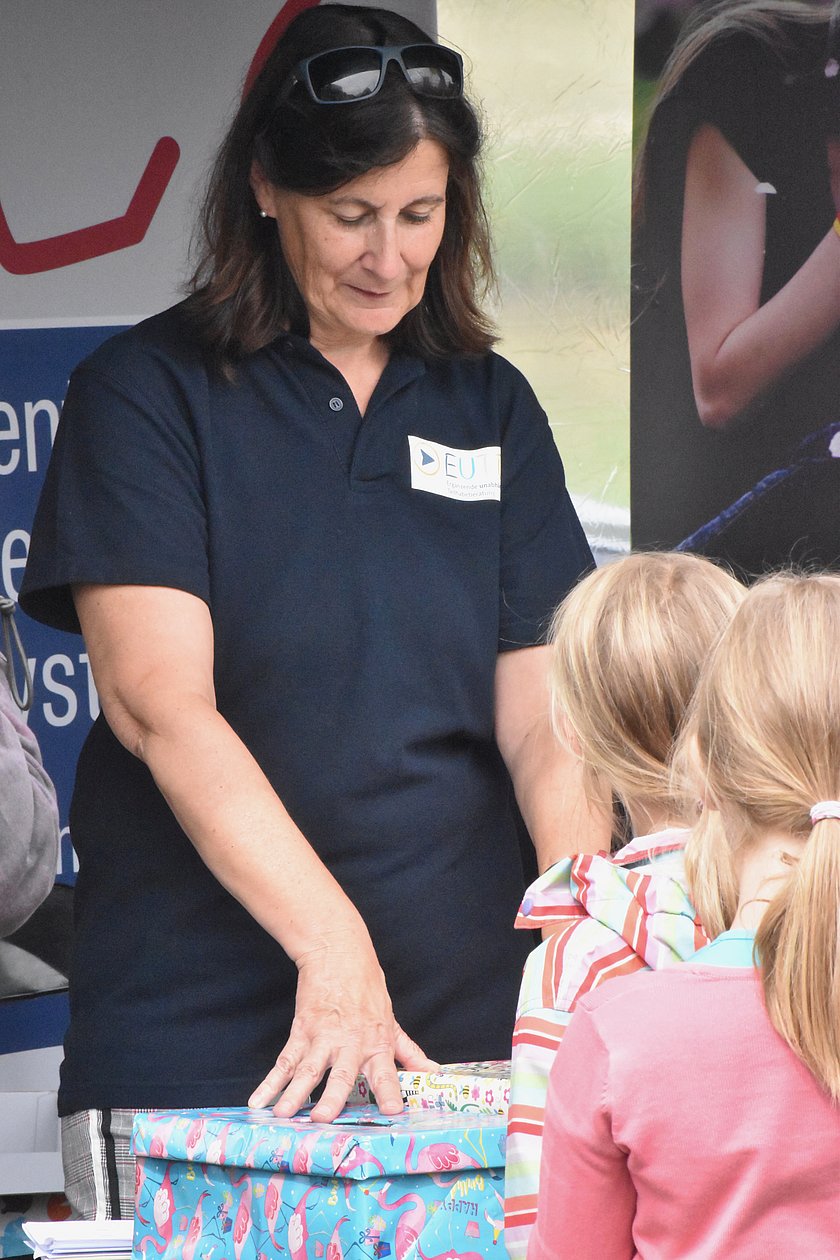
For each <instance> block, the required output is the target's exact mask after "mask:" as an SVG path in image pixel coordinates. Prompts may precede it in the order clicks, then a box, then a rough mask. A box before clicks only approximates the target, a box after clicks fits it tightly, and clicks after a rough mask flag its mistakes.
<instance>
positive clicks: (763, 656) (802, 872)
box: [528, 574, 840, 1260]
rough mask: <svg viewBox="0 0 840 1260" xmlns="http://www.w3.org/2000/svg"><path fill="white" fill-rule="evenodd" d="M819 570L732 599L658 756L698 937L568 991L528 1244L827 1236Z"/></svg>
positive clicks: (668, 1254) (829, 1101)
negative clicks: (674, 746)
mask: <svg viewBox="0 0 840 1260" xmlns="http://www.w3.org/2000/svg"><path fill="white" fill-rule="evenodd" d="M838 627H840V577H838V576H834V575H826V574H814V575H812V576H794V575H790V574H780V575H778V576H772V577H769V578H766V579H764V580H763V581H761V582H759V583H757V584H756V585H755V586H754V587H753V588H752V589H751V590H750V591H749V592H748V594H747V595H746V596H745V598H744V600H743V602H742V603H741V605H740V607H739V608H738V609H737V610H736V611H735V614H734V616H733V619H732V622H731V624H730V625H729V626H728V627H727V628H726V629H725V630H724V632H723V635H722V637H721V640H720V643H719V644H718V646H717V648H716V649H715V650H714V651H713V653H712V655H711V658H710V661H709V664H708V666H707V668H706V669H705V670H704V672H703V676H702V677H701V680H700V682H699V684H698V689H697V693H696V696H695V700H694V703H693V705H692V709H691V712H690V714H689V717H688V719H687V721H686V725H685V730H684V732H683V735H682V738H681V743H680V748H679V750H678V753H677V762H678V764H681V765H682V767H683V771H682V773H681V775H680V780H681V783H682V785H683V787H684V790H685V791H686V792H687V794H688V798H689V799H693V798H694V796H695V794H696V793H700V795H701V796H702V798H703V800H704V802H705V811H704V816H703V821H702V822H701V823H699V824H698V826H697V827H696V829H695V831H694V832H693V834H692V836H691V839H690V841H689V845H688V848H687V851H686V870H687V874H688V882H689V889H690V892H691V896H692V899H693V900H694V902H695V904H696V906H697V909H698V912H699V914H700V916H701V918H702V920H703V922H704V923H705V924H706V926H707V927H708V929H709V931H710V932H711V934H712V935H713V936H714V939H713V941H712V942H711V943H710V944H709V945H707V946H705V947H704V948H703V949H701V950H699V951H698V953H697V954H696V955H695V956H694V958H692V959H691V960H690V961H688V962H686V963H682V964H680V965H678V966H674V967H670V968H667V969H666V970H664V971H657V972H653V973H650V974H646V975H638V976H632V977H630V978H628V979H627V980H624V981H622V983H621V984H613V985H607V986H606V987H605V988H604V989H603V990H601V991H599V992H597V993H594V994H590V995H587V996H586V997H584V998H582V999H581V1001H580V1002H579V1003H578V1005H577V1009H576V1010H575V1013H574V1015H573V1017H572V1020H571V1023H570V1024H569V1028H568V1031H567V1032H566V1035H565V1037H564V1039H563V1042H562V1044H561V1046H560V1049H559V1051H558V1054H557V1058H556V1061H555V1064H554V1067H553V1068H552V1072H551V1081H550V1086H549V1093H548V1103H547V1106H546V1115H545V1138H544V1142H543V1159H542V1170H541V1176H540V1192H539V1207H538V1212H537V1222H536V1226H535V1228H534V1231H533V1234H532V1236H531V1242H530V1246H529V1250H528V1260H587V1258H591V1260H603V1258H604V1257H606V1256H609V1257H610V1258H611V1260H620V1258H622V1257H627V1258H628V1260H630V1257H634V1256H639V1257H647V1256H657V1257H659V1258H660V1260H683V1258H684V1257H686V1256H692V1257H694V1258H695V1260H720V1257H724V1256H725V1257H726V1260H747V1257H749V1258H750V1260H752V1258H753V1257H756V1256H763V1255H766V1256H786V1257H787V1256H803V1257H805V1256H807V1257H809V1260H810V1258H811V1257H814V1258H817V1257H819V1258H823V1257H825V1258H826V1260H828V1257H833V1256H836V1255H837V1254H838V1239H840V1233H838V1225H839V1224H840V1106H838V1102H840V930H838V924H839V923H840V671H838V669H837V634H838Z"/></svg>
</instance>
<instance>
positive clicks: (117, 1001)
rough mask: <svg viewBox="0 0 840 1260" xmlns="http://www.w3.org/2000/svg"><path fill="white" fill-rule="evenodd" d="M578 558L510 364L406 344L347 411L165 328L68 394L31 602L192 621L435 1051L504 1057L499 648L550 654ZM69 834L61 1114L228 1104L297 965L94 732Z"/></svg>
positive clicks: (294, 379)
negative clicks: (74, 594)
mask: <svg viewBox="0 0 840 1260" xmlns="http://www.w3.org/2000/svg"><path fill="white" fill-rule="evenodd" d="M590 565H591V556H590V552H589V548H588V546H587V543H586V540H585V537H584V535H583V532H582V530H581V527H580V525H579V523H578V521H577V518H576V516H575V514H574V511H573V509H572V506H571V504H570V501H569V498H568V495H567V493H566V490H565V487H564V479H563V468H562V464H561V461H560V458H559V456H558V454H557V451H556V449H555V446H554V442H553V439H552V436H551V433H550V430H549V427H548V424H547V421H546V418H545V415H544V414H543V412H542V410H541V409H540V407H539V405H538V403H537V402H536V400H535V398H534V395H533V393H532V391H531V389H530V387H529V386H528V384H527V383H526V381H525V380H524V378H523V377H522V376H521V374H520V373H519V372H518V371H517V370H516V369H515V368H514V367H512V366H511V364H509V363H507V362H506V361H505V360H504V359H502V358H501V357H499V356H498V355H495V354H488V355H485V356H482V357H479V358H473V359H465V358H456V359H453V360H451V361H448V362H445V363H439V364H438V363H435V364H427V363H424V362H422V361H421V360H419V359H415V358H411V357H409V356H405V355H395V356H394V357H393V358H392V359H391V361H390V362H389V364H388V366H387V367H386V369H385V372H384V374H383V376H382V379H381V380H380V382H379V384H378V386H377V388H376V390H375V392H374V395H373V397H372V398H371V401H370V403H369V405H368V408H367V411H366V413H365V416H364V419H362V417H361V416H360V414H359V411H358V408H357V407H356V404H355V402H354V399H353V395H352V393H351V392H350V390H349V388H348V386H347V384H346V383H345V381H344V379H343V377H342V376H341V375H340V373H339V372H337V371H336V369H335V368H333V367H332V366H331V365H330V364H329V363H328V362H327V361H326V360H325V359H324V358H323V357H322V356H321V355H320V354H319V353H318V352H317V351H316V350H315V349H314V348H313V347H311V346H310V345H309V343H308V342H307V341H305V340H304V339H301V338H298V337H293V336H288V337H282V338H280V339H279V340H278V341H277V342H275V343H274V344H272V345H271V346H269V347H267V348H266V349H265V350H263V351H260V352H259V353H257V354H255V355H253V356H251V357H250V358H248V359H247V360H245V361H244V362H243V363H242V364H240V365H239V368H238V370H237V374H236V378H235V380H234V381H232V382H230V381H227V380H225V379H223V378H222V377H221V376H220V375H218V374H214V373H213V372H212V371H210V370H209V369H208V366H207V363H206V360H205V357H204V355H203V352H202V350H201V349H200V347H199V346H197V345H196V344H195V342H194V340H193V339H192V337H191V334H190V331H189V327H188V324H187V322H186V320H185V317H184V313H183V310H182V309H181V308H179V307H176V308H174V309H173V310H171V311H168V312H165V313H164V314H162V315H160V316H156V317H155V318H153V319H151V320H148V321H146V322H144V323H143V324H140V325H138V326H137V327H136V328H134V329H132V330H130V331H129V332H126V333H122V334H120V335H119V336H117V337H114V338H113V339H111V340H110V341H109V342H107V343H106V344H105V345H104V346H102V347H100V348H99V349H98V350H97V351H96V352H95V353H94V354H93V355H92V356H91V357H90V358H89V359H87V360H86V361H85V362H84V363H83V364H82V365H81V366H80V367H79V368H78V369H77V371H76V372H75V373H74V375H73V378H72V381H71V384H70V388H69V391H68V395H67V400H66V403H65V408H64V413H63V416H62V420H61V424H60V426H59V431H58V435H57V438H56V444H55V449H54V453H53V458H52V461H51V464H50V468H49V471H48V474H47V479H46V482H45V486H44V491H43V494H42V498H41V502H40V504H39V507H38V512H37V517H36V522H35V527H34V531H33V536H32V545H31V551H30V558H29V563H28V566H27V570H26V574H25V580H24V584H23V590H22V592H21V603H22V605H23V607H24V609H25V610H26V611H27V612H28V613H30V614H31V615H32V616H34V617H37V618H40V619H42V620H44V621H47V622H48V623H50V624H52V625H56V626H59V627H61V628H64V629H78V623H77V620H76V616H75V612H74V609H73V604H72V599H71V596H70V593H69V587H70V584H71V583H74V582H99V583H138V584H151V585H162V586H173V587H176V588H179V589H183V590H185V591H189V592H191V593H192V594H194V595H195V596H197V597H198V598H199V599H202V600H204V601H205V602H206V603H207V605H208V607H209V609H210V612H211V615H212V620H213V630H214V635H215V685H216V695H217V702H218V707H219V710H220V711H221V713H222V714H223V715H224V716H225V718H226V719H227V721H228V722H229V723H230V724H231V726H232V727H233V729H234V730H235V731H236V732H237V733H238V734H239V736H240V737H241V738H242V740H243V741H244V742H245V744H246V745H247V746H248V748H249V749H250V750H251V752H252V753H253V755H254V756H255V757H256V759H257V761H258V762H259V764H260V765H261V767H262V769H263V770H264V772H265V774H266V775H267V777H268V779H269V781H270V782H271V783H272V785H273V786H274V788H275V790H276V791H277V793H278V795H279V796H280V798H281V800H282V801H283V803H284V804H285V806H286V808H287V809H288V810H289V812H290V814H291V815H292V817H293V818H294V819H295V821H296V822H297V823H298V825H299V826H300V827H301V829H302V831H303V833H304V835H306V836H307V838H308V839H309V841H310V842H311V843H312V845H313V846H314V848H315V849H316V851H317V852H318V853H319V855H320V856H321V858H322V859H323V861H324V862H325V863H326V864H327V866H328V867H329V868H330V870H331V871H332V872H333V873H334V875H335V876H336V878H337V879H338V881H339V883H340V884H341V885H342V887H343V888H344V889H345V891H346V892H347V894H348V895H349V897H350V898H351V899H352V900H353V902H354V903H355V904H356V905H357V906H358V907H359V909H360V911H361V913H362V914H363V916H364V918H365V921H366V922H367V925H368V927H369V930H370V933H371V936H372V939H373V942H374V945H375V947H376V950H377V953H378V956H379V959H380V962H381V964H382V967H383V970H384V972H385V976H386V979H387V982H388V986H389V991H390V993H391V997H392V1000H393V1003H394V1008H395V1012H396V1015H397V1018H398V1019H399V1021H400V1022H401V1023H402V1025H403V1026H404V1027H405V1029H406V1030H407V1031H408V1033H409V1034H410V1035H411V1036H412V1037H414V1038H415V1039H416V1040H417V1041H419V1042H420V1044H421V1045H422V1046H423V1047H424V1049H425V1050H426V1051H427V1053H428V1054H430V1055H432V1056H433V1057H435V1058H437V1059H438V1060H441V1061H443V1062H446V1061H452V1060H457V1059H474V1058H495V1057H508V1056H509V1053H510V1044H511V1031H512V1026H513V1019H514V1013H515V1005H516V997H517V992H518V986H519V980H520V973H521V968H522V963H523V960H524V956H525V954H526V953H527V950H528V948H529V946H530V940H529V938H528V935H527V934H522V933H516V932H514V931H513V928H512V924H513V919H514V915H515V912H516V908H517V904H518V901H519V899H520V896H521V893H522V887H523V872H522V861H521V854H520V848H519V844H518V841H517V830H516V820H515V814H514V808H513V805H512V792H511V785H510V781H509V779H508V777H507V774H506V772H505V769H504V766H503V764H502V761H501V758H500V756H499V753H498V750H497V748H496V745H495V743H494V739H493V681H494V671H495V665H496V658H497V655H498V653H499V652H500V651H506V650H511V649H516V648H518V647H523V646H527V645H532V644H536V643H539V642H541V641H542V640H543V639H544V635H545V630H546V627H547V622H548V618H549V616H550V614H551V612H552V610H553V608H554V606H555V605H556V603H557V602H558V601H559V600H560V599H561V598H562V596H563V595H564V594H565V592H566V591H567V590H568V589H569V587H570V586H572V584H573V583H574V582H575V580H576V579H577V578H578V577H579V575H580V574H581V573H582V572H583V571H584V570H586V569H587V568H588V567H590ZM197 786H198V788H199V790H200V785H197ZM70 822H71V829H72V835H73V843H74V846H75V848H76V851H77V853H78V856H79V864H80V869H79V875H78V883H77V889H76V909H77V938H76V950H75V957H74V961H73V968H72V975H71V1025H70V1030H69V1034H68V1038H67V1042H66V1046H65V1051H66V1058H65V1063H64V1067H63V1069H62V1084H61V1094H60V1108H61V1111H62V1113H63V1114H67V1113H68V1112H71V1111H75V1110H79V1109H81V1108H87V1107H105V1106H110V1107H120V1106H123V1107H129V1106H133V1107H147V1106H148V1107H163V1106H166V1107H169V1106H182V1107H190V1106H214V1105H221V1104H238V1103H243V1102H244V1101H245V1100H246V1098H247V1096H248V1094H249V1092H250V1091H251V1090H252V1089H253V1088H254V1086H255V1085H256V1084H257V1083H258V1082H259V1080H260V1079H261V1078H262V1076H263V1075H264V1073H265V1071H266V1070H267V1068H268V1067H269V1066H270V1065H271V1064H272V1063H273V1061H274V1058H275V1057H276V1055H277V1053H278V1051H279V1050H280V1048H281V1046H282V1044H283V1042H284V1040H285V1037H286V1035H287V1033H288V1029H289V1026H290V1023H291V1017H292V1012H293V1004H294V990H295V979H296V972H295V969H294V967H293V966H292V964H291V963H290V962H289V960H288V959H287V958H286V956H285V954H284V953H283V951H282V949H281V948H280V946H279V945H278V944H277V943H276V942H275V941H274V940H273V938H271V937H270V936H269V935H268V934H267V933H266V932H265V931H264V930H263V929H262V928H261V927H260V926H259V925H258V924H256V923H255V922H254V921H253V920H252V919H251V918H250V916H249V915H248V914H247V913H246V912H245V910H244V909H243V908H242V907H241V906H240V905H239V904H238V903H237V902H236V901H235V900H234V898H233V897H231V896H230V895H229V894H228V893H227V892H226V891H225V890H224V889H223V888H222V887H221V885H220V884H219V883H218V882H217V881H216V880H215V879H214V877H213V876H212V875H211V874H210V872H209V871H208V870H207V868H206V867H205V866H204V864H203V863H202V862H201V860H200V858H199V857H198V855H197V853H196V852H195V850H194V849H193V846H192V845H191V843H190V842H189V840H188V839H187V837H186V836H185V835H184V833H183V832H182V831H181V829H180V828H179V826H178V824H177V822H176V821H175V819H174V817H173V816H172V814H171V812H170V811H169V809H168V807H167V805H166V803H165V802H164V800H163V798H162V797H161V796H160V794H159V792H158V791H157V789H156V787H155V784H154V782H153V780H152V778H151V776H150V774H149V772H148V771H147V769H146V768H145V766H144V765H143V764H142V763H141V762H140V761H138V760H137V759H136V758H134V757H133V756H132V755H131V754H130V753H128V752H127V751H126V750H125V749H124V748H123V747H122V746H121V745H120V744H119V743H118V741H117V740H116V739H115V738H114V736H113V734H112V733H111V731H110V729H109V727H108V725H107V723H106V722H105V720H104V718H102V717H100V718H99V720H98V721H97V722H96V724H95V725H94V727H93V729H92V731H91V734H90V736H89V738H88V740H87V742H86V743H85V746H84V748H83V751H82V753H81V756H80V759H79V766H78V771H77V778H76V786H75V792H74V797H73V802H72V808H71V816H70ZM278 865H281V866H282V854H278Z"/></svg>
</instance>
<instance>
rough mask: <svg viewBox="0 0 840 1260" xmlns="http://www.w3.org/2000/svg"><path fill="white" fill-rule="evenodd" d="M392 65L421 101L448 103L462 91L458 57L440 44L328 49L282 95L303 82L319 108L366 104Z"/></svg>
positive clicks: (306, 63) (301, 65)
mask: <svg viewBox="0 0 840 1260" xmlns="http://www.w3.org/2000/svg"><path fill="white" fill-rule="evenodd" d="M392 61H394V62H396V64H397V65H398V66H399V68H400V69H401V70H402V72H403V74H404V76H405V78H406V81H407V83H408V84H409V86H410V87H411V90H412V91H413V92H416V93H417V94H418V95H419V96H438V97H444V98H447V97H449V98H451V97H456V96H461V95H462V93H463V90H464V63H463V61H462V60H461V57H460V56H459V54H458V53H456V52H453V51H452V49H451V48H442V47H441V45H440V44H399V45H395V46H389V47H386V48H381V47H378V46H376V45H370V46H368V45H358V46H354V47H349V48H331V49H330V50H329V51H328V52H322V53H316V54H315V56H314V57H306V58H305V60H303V61H300V62H298V64H297V65H296V66H295V68H294V70H293V71H292V73H291V75H290V76H289V79H288V81H287V82H286V84H285V86H284V87H283V90H282V92H281V93H280V98H281V100H283V99H285V98H286V97H287V96H288V95H289V93H290V92H291V90H292V88H293V87H294V86H295V84H297V83H302V84H303V85H304V87H305V88H306V90H307V91H308V93H309V95H310V96H311V97H312V99H313V101H316V102H317V104H319V105H349V104H352V103H353V102H354V101H366V100H367V99H368V98H369V97H371V96H376V93H377V92H378V91H379V89H380V88H381V87H382V84H383V83H384V82H385V73H386V71H387V69H388V66H389V65H390V64H391V62H392Z"/></svg>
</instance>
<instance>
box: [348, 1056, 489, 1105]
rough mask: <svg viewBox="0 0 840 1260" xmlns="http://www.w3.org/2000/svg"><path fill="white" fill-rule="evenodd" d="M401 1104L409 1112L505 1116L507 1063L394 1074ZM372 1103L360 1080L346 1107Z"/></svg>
mask: <svg viewBox="0 0 840 1260" xmlns="http://www.w3.org/2000/svg"><path fill="white" fill-rule="evenodd" d="M397 1075H398V1077H399V1082H400V1089H401V1091H402V1096H403V1102H404V1103H405V1105H406V1106H407V1107H408V1108H409V1110H416V1109H418V1108H429V1109H434V1108H439V1109H440V1110H442V1111H483V1112H497V1113H498V1114H499V1115H506V1114H507V1109H508V1101H509V1098H510V1059H481V1060H476V1061H473V1062H470V1063H444V1064H442V1066H441V1067H440V1068H438V1069H437V1070H436V1071H434V1072H413V1071H407V1070H405V1069H403V1070H401V1071H398V1073H397ZM373 1101H374V1095H373V1091H372V1090H371V1089H370V1087H369V1086H368V1083H367V1081H366V1080H365V1078H364V1077H363V1076H360V1077H358V1078H357V1080H356V1084H355V1085H354V1087H353V1090H352V1091H351V1093H350V1097H349V1099H348V1103H350V1104H356V1103H368V1102H373Z"/></svg>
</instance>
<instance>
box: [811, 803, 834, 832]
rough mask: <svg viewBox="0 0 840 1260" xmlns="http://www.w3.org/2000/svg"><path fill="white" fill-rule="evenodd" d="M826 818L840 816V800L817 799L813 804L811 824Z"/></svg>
mask: <svg viewBox="0 0 840 1260" xmlns="http://www.w3.org/2000/svg"><path fill="white" fill-rule="evenodd" d="M824 818H840V801H817V803H816V805H812V806H811V826H812V827H813V826H814V824H815V823H818V822H822V821H823V819H824Z"/></svg>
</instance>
